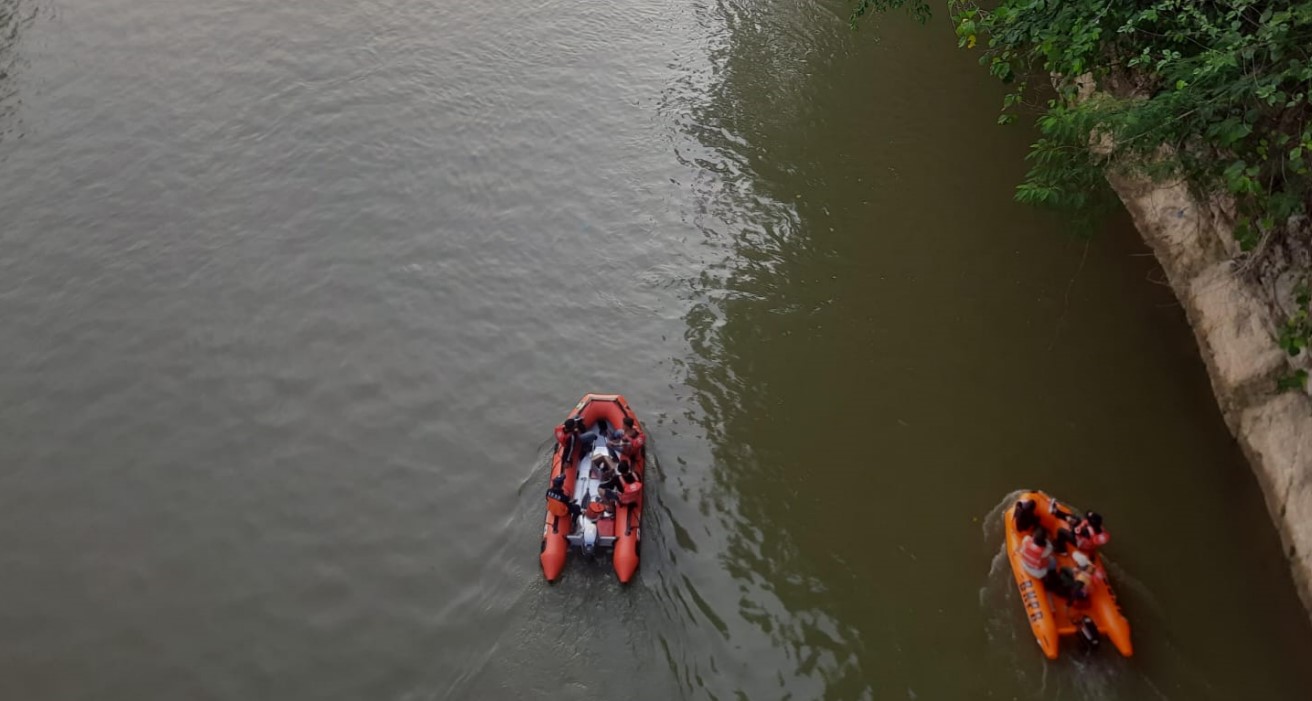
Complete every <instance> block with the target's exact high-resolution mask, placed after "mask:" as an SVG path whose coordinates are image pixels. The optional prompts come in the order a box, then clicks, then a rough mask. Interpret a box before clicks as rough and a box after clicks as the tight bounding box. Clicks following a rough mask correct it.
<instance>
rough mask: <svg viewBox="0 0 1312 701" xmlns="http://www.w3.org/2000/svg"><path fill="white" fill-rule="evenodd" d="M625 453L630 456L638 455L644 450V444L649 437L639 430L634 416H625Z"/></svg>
mask: <svg viewBox="0 0 1312 701" xmlns="http://www.w3.org/2000/svg"><path fill="white" fill-rule="evenodd" d="M623 432H624V454H625V455H628V456H629V457H631V458H632V457H637V456H638V454H639V453H641V452H642V446H643V445H645V444H646V442H647V437H646V436H644V435H642V431H639V430H638V427H637V425H636V422H635V421H634V420H633V417H631V416H626V417H624V431H623Z"/></svg>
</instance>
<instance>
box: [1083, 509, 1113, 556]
mask: <svg viewBox="0 0 1312 701" xmlns="http://www.w3.org/2000/svg"><path fill="white" fill-rule="evenodd" d="M1111 539H1112V536H1111V534H1110V533H1108V532H1107V531H1106V529H1104V528H1103V527H1102V514H1099V513H1097V512H1095V511H1088V512H1085V514H1084V520H1082V521H1080V522H1079V523H1077V524H1075V547H1077V548H1079V549H1080V551H1081V552H1084V553H1087V554H1089V555H1092V554H1093V553H1095V552H1097V551H1098V548H1101V547H1102V546H1104V545H1106V544H1107V541H1109V540H1111Z"/></svg>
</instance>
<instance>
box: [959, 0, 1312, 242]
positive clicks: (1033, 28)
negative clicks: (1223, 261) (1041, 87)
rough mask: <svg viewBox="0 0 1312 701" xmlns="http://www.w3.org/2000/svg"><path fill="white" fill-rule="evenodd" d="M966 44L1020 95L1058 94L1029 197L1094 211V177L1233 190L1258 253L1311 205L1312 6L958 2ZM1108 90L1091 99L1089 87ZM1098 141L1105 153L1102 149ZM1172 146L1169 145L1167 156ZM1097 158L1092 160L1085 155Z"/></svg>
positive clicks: (1027, 186) (1241, 225) (1177, 0)
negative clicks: (1108, 174)
mask: <svg viewBox="0 0 1312 701" xmlns="http://www.w3.org/2000/svg"><path fill="white" fill-rule="evenodd" d="M949 6H950V8H951V10H952V13H953V20H954V22H955V25H956V31H957V36H958V40H959V43H960V44H961V45H962V46H974V45H975V44H976V43H977V42H979V41H980V40H982V39H983V40H986V41H987V44H986V48H985V49H984V56H983V58H982V59H981V62H982V63H983V64H984V65H986V66H987V67H988V68H989V72H990V73H992V74H993V75H994V76H996V77H997V78H999V79H1000V80H1002V81H1003V82H1006V83H1009V84H1011V85H1013V86H1015V87H1014V89H1013V90H1012V92H1011V93H1010V94H1008V95H1007V97H1006V98H1005V101H1004V110H1005V111H1006V113H1005V114H1004V120H1006V119H1010V118H1011V117H1012V114H1013V112H1011V110H1013V109H1014V108H1015V106H1016V105H1019V104H1020V102H1021V99H1022V97H1023V96H1024V95H1025V93H1026V90H1027V88H1029V87H1030V82H1031V81H1032V80H1034V79H1036V78H1037V79H1041V80H1043V81H1045V82H1047V81H1049V80H1051V81H1053V82H1054V83H1055V85H1056V88H1057V97H1056V98H1054V99H1052V100H1050V101H1049V102H1048V106H1047V111H1046V113H1045V114H1044V115H1043V116H1042V117H1040V119H1039V124H1038V126H1039V131H1040V134H1041V136H1040V139H1039V140H1038V141H1037V142H1036V143H1035V144H1034V147H1033V149H1032V151H1031V153H1030V160H1031V165H1032V169H1031V171H1030V173H1029V175H1028V177H1027V179H1026V182H1025V183H1024V184H1022V185H1021V186H1020V188H1019V190H1018V192H1017V197H1018V199H1020V200H1022V201H1026V202H1032V203H1035V204H1044V205H1057V206H1069V207H1073V208H1082V207H1084V206H1085V205H1087V204H1089V193H1088V191H1087V185H1088V182H1089V180H1088V175H1087V173H1085V172H1084V171H1086V170H1088V169H1090V168H1096V169H1099V170H1102V169H1109V168H1135V169H1140V170H1145V169H1146V170H1149V171H1150V172H1151V174H1152V175H1154V176H1156V177H1159V178H1160V177H1172V176H1174V177H1182V178H1184V179H1185V180H1186V181H1187V182H1189V183H1190V184H1191V185H1193V186H1194V187H1195V188H1196V189H1197V190H1198V191H1200V192H1208V193H1210V192H1216V191H1218V190H1220V191H1225V192H1228V193H1229V194H1231V195H1233V196H1234V200H1235V205H1236V221H1235V236H1236V238H1237V239H1238V241H1239V243H1240V244H1241V246H1242V247H1243V248H1244V249H1245V250H1247V249H1251V248H1253V247H1254V246H1255V245H1256V244H1257V243H1258V241H1259V240H1260V239H1261V237H1262V236H1263V235H1266V234H1268V233H1270V232H1272V231H1273V230H1275V229H1277V228H1278V227H1280V226H1282V225H1283V224H1284V223H1285V222H1286V221H1287V220H1288V219H1289V217H1290V216H1292V215H1294V214H1300V213H1306V212H1307V210H1308V206H1309V194H1310V193H1309V184H1308V181H1309V177H1308V176H1309V165H1310V164H1312V122H1310V121H1309V116H1312V109H1310V105H1312V103H1309V93H1312V54H1309V51H1312V2H1291V1H1289V0H1226V1H1224V2H1222V1H1216V0H1211V1H1209V0H1202V1H1199V0H1149V1H1143V0H1139V1H1137V2H1135V1H1126V0H1114V1H1108V0H1002V2H1001V3H999V4H998V5H997V6H996V7H994V8H992V9H985V8H983V7H981V6H979V5H977V4H975V3H974V2H973V1H968V0H950V4H949ZM1085 76H1091V77H1092V78H1093V80H1094V82H1095V83H1096V84H1097V85H1098V86H1099V87H1100V88H1102V89H1103V90H1102V92H1100V93H1099V94H1098V96H1097V97H1094V98H1092V99H1079V98H1080V97H1081V96H1080V94H1079V93H1080V87H1081V80H1082V79H1084V77H1085ZM1091 143H1097V144H1100V145H1102V146H1103V147H1104V148H1095V149H1092V150H1091V149H1089V148H1088V147H1089V145H1090V144H1091ZM1163 146H1166V147H1168V148H1163ZM1086 154H1087V155H1086Z"/></svg>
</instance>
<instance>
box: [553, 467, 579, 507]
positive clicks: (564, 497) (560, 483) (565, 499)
mask: <svg viewBox="0 0 1312 701" xmlns="http://www.w3.org/2000/svg"><path fill="white" fill-rule="evenodd" d="M564 487H565V474H564V473H561V474H559V475H557V476H556V478H555V479H553V480H551V487H550V488H548V489H547V512H548V513H550V514H551V515H552V516H562V517H564V516H570V517H573V516H577V515H578V514H579V505H578V504H575V503H574V502H573V501H571V500H570V498H569V495H568V494H566V493H565V488H564Z"/></svg>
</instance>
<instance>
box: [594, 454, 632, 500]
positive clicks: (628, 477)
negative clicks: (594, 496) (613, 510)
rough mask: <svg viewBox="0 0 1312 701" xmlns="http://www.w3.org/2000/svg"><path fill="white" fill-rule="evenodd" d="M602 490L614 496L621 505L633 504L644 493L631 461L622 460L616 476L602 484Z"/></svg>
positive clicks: (616, 470)
mask: <svg viewBox="0 0 1312 701" xmlns="http://www.w3.org/2000/svg"><path fill="white" fill-rule="evenodd" d="M600 488H601V489H602V490H604V491H606V492H609V493H611V494H613V495H614V497H615V498H616V500H618V501H619V503H621V504H632V503H634V502H635V501H637V500H638V497H637V495H638V494H639V493H641V491H642V482H641V481H640V480H639V479H638V475H637V473H635V472H634V471H633V466H632V465H630V464H629V461H628V460H621V461H620V464H619V467H617V468H616V469H615V474H614V476H613V477H611V478H610V479H608V480H606V481H604V482H602V483H601V485H600Z"/></svg>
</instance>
